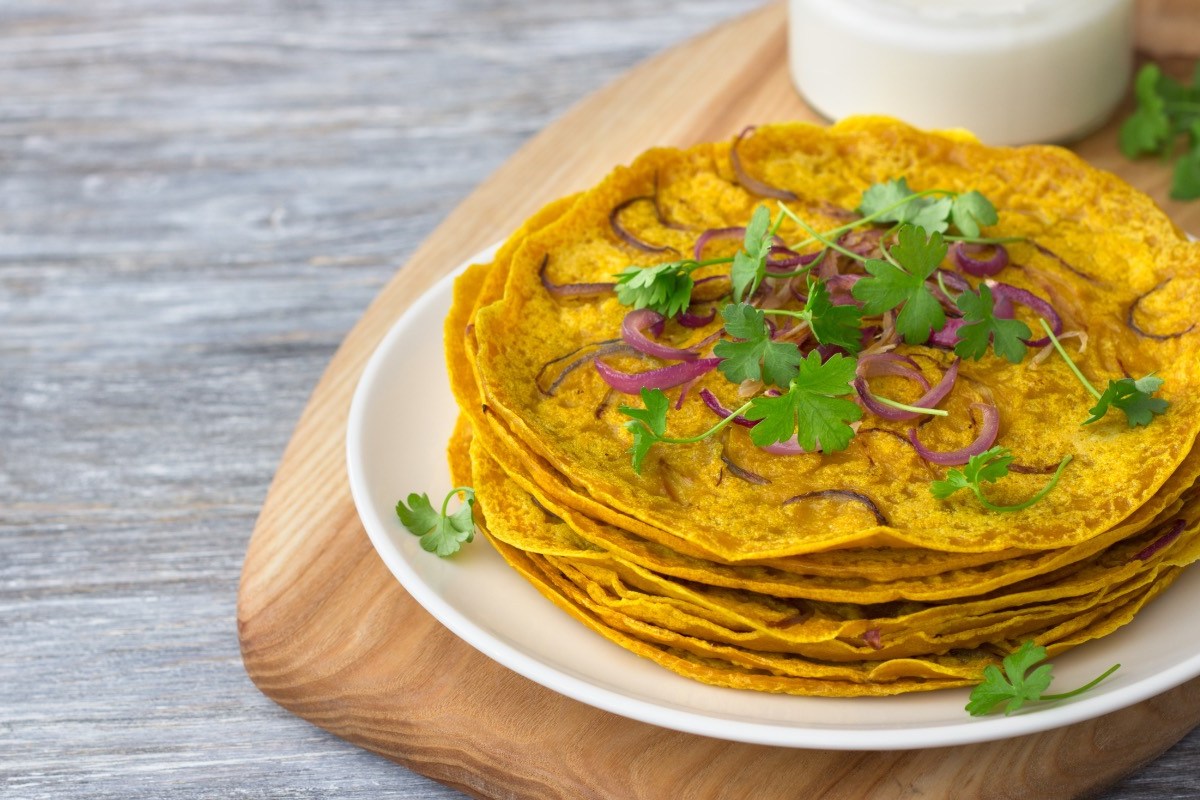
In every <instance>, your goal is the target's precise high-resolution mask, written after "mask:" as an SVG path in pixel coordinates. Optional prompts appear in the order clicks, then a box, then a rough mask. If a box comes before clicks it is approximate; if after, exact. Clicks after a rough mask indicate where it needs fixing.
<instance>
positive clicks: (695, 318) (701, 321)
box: [675, 306, 717, 328]
mask: <svg viewBox="0 0 1200 800" xmlns="http://www.w3.org/2000/svg"><path fill="white" fill-rule="evenodd" d="M716 318H717V309H715V308H712V309H709V311H708V316H701V315H700V314H696V313H694V312H693V311H692V309H691V307H690V306H689V307H688V309H687V310H686V311H680V312H679V313H678V314H676V315H675V321H676V322H678V323H679V324H680V325H682V326H683V327H685V328H704V327H706V326H708V325H709V323H711V322H712V321H713V320H714V319H716Z"/></svg>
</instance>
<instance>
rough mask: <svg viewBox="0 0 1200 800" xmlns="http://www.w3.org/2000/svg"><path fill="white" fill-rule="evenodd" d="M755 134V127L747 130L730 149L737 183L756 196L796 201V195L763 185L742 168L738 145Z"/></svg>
mask: <svg viewBox="0 0 1200 800" xmlns="http://www.w3.org/2000/svg"><path fill="white" fill-rule="evenodd" d="M753 132H754V126H753V125H751V126H750V127H748V128H746V129H745V130H744V131H742V132H741V133H739V134H738V135H737V138H736V139H734V140H733V146H732V147H730V148H729V163H730V165H731V166H732V167H733V174H734V175H735V176H737V182H738V183H739V184H741V185H742V188H743V189H745V190H746V191H748V192H750V193H751V194H756V195H758V196H760V197H774V198H775V199H777V200H795V199H796V195H795V194H793V193H792V192H789V191H788V190H787V189H780V188H778V187H776V186H771V185H770V184H767V183H763V182H762V181H760V180H758V179H757V178H752V177H750V176H749V175H748V174H746V170H745V169H743V168H742V157H741V156H740V155H738V145H739V144H741V143H742V139H744V138H746V136H748V135H750V134H751V133H753Z"/></svg>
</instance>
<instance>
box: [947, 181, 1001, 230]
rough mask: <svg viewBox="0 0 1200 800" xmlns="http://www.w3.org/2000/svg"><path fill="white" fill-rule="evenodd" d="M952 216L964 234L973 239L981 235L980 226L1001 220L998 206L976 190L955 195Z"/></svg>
mask: <svg viewBox="0 0 1200 800" xmlns="http://www.w3.org/2000/svg"><path fill="white" fill-rule="evenodd" d="M950 218H951V219H952V220H954V226H955V227H956V228H958V229H959V230H960V231H961V232H962V234H963V236H969V237H971V238H972V239H974V238H976V237H978V236H979V234H980V232H981V231H980V226H982V225H995V224H996V223H997V222H999V221H1000V216H999V215H998V214H997V213H996V207H995V206H993V205H992V203H991V201H990V200H988V199H987V198H986V197H984V196H983V195H981V194H980V193H979V192H974V191H971V192H964V193H963V194H960V195H957V196H955V198H954V205H953V208H951V210H950Z"/></svg>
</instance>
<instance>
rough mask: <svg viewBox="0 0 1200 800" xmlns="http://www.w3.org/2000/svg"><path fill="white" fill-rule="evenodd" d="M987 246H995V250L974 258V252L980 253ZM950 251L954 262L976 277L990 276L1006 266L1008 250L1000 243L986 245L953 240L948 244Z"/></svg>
mask: <svg viewBox="0 0 1200 800" xmlns="http://www.w3.org/2000/svg"><path fill="white" fill-rule="evenodd" d="M988 247H993V248H995V252H993V253H992V255H991V257H989V258H975V255H974V254H975V253H980V252H982V251H984V250H985V249H986V248H988ZM950 252H952V253H953V254H954V263H956V264H958V268H959V269H961V270H962V271H963V272H965V273H967V274H968V275H974V276H975V277H976V278H988V277H991V276H992V275H995V274H996V273H998V272H999V271H1000V270H1002V269H1004V268H1005V267H1007V266H1008V250H1006V249H1005V247H1004V245H1002V244H994V245H986V244H970V243H968V242H954V243H953V244H952V245H951V246H950Z"/></svg>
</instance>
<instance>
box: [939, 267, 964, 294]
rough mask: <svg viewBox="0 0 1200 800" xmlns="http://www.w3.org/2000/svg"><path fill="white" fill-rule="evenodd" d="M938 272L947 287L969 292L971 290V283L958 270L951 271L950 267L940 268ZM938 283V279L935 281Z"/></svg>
mask: <svg viewBox="0 0 1200 800" xmlns="http://www.w3.org/2000/svg"><path fill="white" fill-rule="evenodd" d="M937 274H938V275H940V276H942V283H944V284H946V288H947V289H953V290H954V291H956V292H967V291H970V290H971V284H970V283H969V282H968V281H967V279H966V278H964V277H963V276H962V275H959V274H958V273H957V272H951V271H950V270H948V269H939V270H938V271H937ZM934 283H936V281H934Z"/></svg>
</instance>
